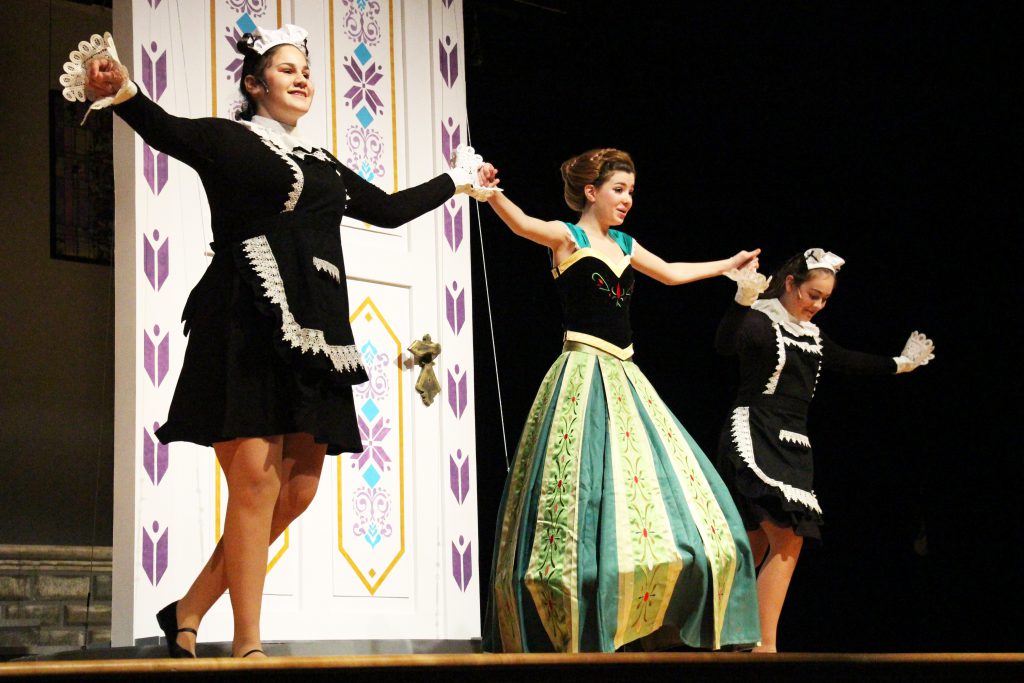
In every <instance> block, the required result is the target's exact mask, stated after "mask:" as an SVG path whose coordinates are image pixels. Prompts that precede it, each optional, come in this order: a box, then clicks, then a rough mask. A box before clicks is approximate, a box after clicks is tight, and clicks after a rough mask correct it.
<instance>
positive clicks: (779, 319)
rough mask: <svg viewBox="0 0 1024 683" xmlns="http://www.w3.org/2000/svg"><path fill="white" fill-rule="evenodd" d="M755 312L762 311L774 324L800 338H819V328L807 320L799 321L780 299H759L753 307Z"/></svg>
mask: <svg viewBox="0 0 1024 683" xmlns="http://www.w3.org/2000/svg"><path fill="white" fill-rule="evenodd" d="M751 308H752V309H754V310H755V311H760V312H761V313H764V314H765V315H766V316H768V317H769V318H770V319H771V321H772V322H775V323H778V324H779V325H782V327H784V328H786V331H787V332H790V333H791V334H795V335H797V336H798V337H815V338H816V337H817V336H818V326H817V325H815V324H814V323H812V322H807V321H805V320H797V319H796V318H794V317H793V316H791V315H790V314H789V311H787V310H786V307H785V306H783V305H782V302H781V301H779V300H778V299H775V298H773V299H758V300H757V301H755V302H754V305H753V306H751Z"/></svg>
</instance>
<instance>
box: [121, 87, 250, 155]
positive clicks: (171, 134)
mask: <svg viewBox="0 0 1024 683" xmlns="http://www.w3.org/2000/svg"><path fill="white" fill-rule="evenodd" d="M114 113H115V114H117V115H118V116H120V117H121V118H122V119H124V122H125V123H127V124H128V125H129V126H131V127H132V129H134V130H135V132H136V133H138V134H139V135H140V136H142V139H143V140H145V141H146V143H147V144H148V145H149V146H150V147H153V148H155V149H157V150H159V151H161V152H164V153H165V154H169V155H170V156H172V157H174V158H175V159H178V160H179V161H182V162H184V163H186V164H188V165H189V166H191V167H192V168H194V169H196V170H200V169H202V168H203V167H206V166H210V165H211V164H213V163H214V157H215V153H216V152H215V151H216V149H218V144H217V142H218V140H219V139H221V137H222V136H219V135H218V134H217V129H218V126H224V125H233V124H232V123H231V122H230V121H227V120H225V119H214V118H202V119H189V118H183V117H180V116H172V115H171V114H168V113H167V112H166V111H164V110H163V108H161V107H160V105H158V104H157V103H155V102H153V101H152V100H151V99H149V98H148V97H146V96H145V95H143V94H142V88H139V92H138V93H137V94H136V95H135V96H134V97H132V98H131V99H128V100H126V101H124V102H122V103H121V104H118V105H116V106H115V107H114Z"/></svg>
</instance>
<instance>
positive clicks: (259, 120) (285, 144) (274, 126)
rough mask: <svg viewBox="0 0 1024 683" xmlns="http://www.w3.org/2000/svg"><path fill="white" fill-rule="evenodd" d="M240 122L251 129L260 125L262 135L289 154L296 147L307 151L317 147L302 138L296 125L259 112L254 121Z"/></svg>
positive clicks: (253, 118)
mask: <svg viewBox="0 0 1024 683" xmlns="http://www.w3.org/2000/svg"><path fill="white" fill-rule="evenodd" d="M239 123H241V124H242V125H243V126H245V127H247V128H249V129H250V130H251V129H253V128H256V127H259V128H260V129H261V130H260V131H258V133H259V135H260V136H261V137H264V138H267V139H269V140H270V141H271V142H273V143H274V144H276V145H277V146H278V147H280V148H282V149H283V150H284V151H286V152H288V153H289V154H290V153H292V152H294V151H295V150H296V149H302V150H305V151H307V152H312V151H313V150H315V149H316V146H315V145H313V144H310V143H309V142H307V141H306V140H304V139H302V136H301V135H300V134H299V133H298V129H297V127H296V126H289V125H286V124H283V123H281V122H280V121H277V120H276V119H271V118H268V117H266V116H260V115H259V114H257V115H256V116H253V117H252V121H239ZM254 132H257V131H254Z"/></svg>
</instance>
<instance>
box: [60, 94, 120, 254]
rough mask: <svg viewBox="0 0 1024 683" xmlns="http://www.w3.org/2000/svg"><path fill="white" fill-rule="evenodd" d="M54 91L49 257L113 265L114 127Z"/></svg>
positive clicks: (96, 114)
mask: <svg viewBox="0 0 1024 683" xmlns="http://www.w3.org/2000/svg"><path fill="white" fill-rule="evenodd" d="M106 113H107V112H93V113H92V114H91V115H90V116H89V118H88V120H87V121H86V122H85V125H81V122H82V116H83V115H84V114H85V105H84V104H82V103H81V102H68V101H67V100H65V99H64V97H63V96H62V95H61V91H59V90H51V91H50V258H55V259H65V260H68V261H81V262H85V263H98V264H104V265H108V266H109V265H112V264H113V262H114V157H113V127H112V126H111V124H110V116H109V114H108V115H106V116H104V115H103V114H106Z"/></svg>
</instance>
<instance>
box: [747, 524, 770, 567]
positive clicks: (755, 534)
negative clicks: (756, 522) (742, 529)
mask: <svg viewBox="0 0 1024 683" xmlns="http://www.w3.org/2000/svg"><path fill="white" fill-rule="evenodd" d="M747 538H748V539H749V540H750V551H751V553H752V554H753V556H754V570H755V571H756V570H757V569H759V568H760V567H761V565H762V564H763V563H764V559H765V556H766V555H767V553H768V534H766V533H765V532H764V529H755V530H754V531H748V532H747Z"/></svg>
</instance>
